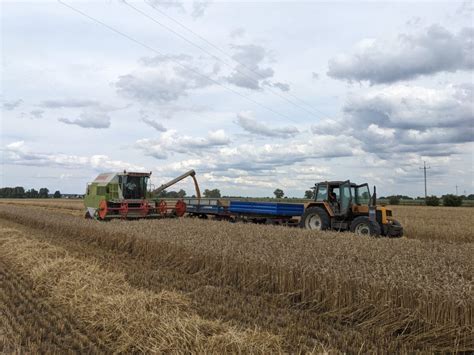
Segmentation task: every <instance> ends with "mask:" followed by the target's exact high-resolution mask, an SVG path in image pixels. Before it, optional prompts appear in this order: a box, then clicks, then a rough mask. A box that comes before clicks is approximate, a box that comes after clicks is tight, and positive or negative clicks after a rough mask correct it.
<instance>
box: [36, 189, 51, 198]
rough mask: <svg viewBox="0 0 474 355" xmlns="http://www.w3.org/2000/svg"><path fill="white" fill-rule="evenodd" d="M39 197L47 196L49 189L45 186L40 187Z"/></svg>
mask: <svg viewBox="0 0 474 355" xmlns="http://www.w3.org/2000/svg"><path fill="white" fill-rule="evenodd" d="M38 197H39V198H48V197H49V190H48V189H47V188H46V187H42V188H41V189H40V190H39V196H38Z"/></svg>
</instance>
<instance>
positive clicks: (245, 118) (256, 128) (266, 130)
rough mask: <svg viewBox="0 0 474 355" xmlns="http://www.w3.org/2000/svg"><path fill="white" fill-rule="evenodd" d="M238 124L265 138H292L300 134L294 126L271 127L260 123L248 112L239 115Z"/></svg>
mask: <svg viewBox="0 0 474 355" xmlns="http://www.w3.org/2000/svg"><path fill="white" fill-rule="evenodd" d="M236 124H237V125H239V126H240V127H241V128H243V129H244V130H245V131H247V132H249V133H252V134H255V135H259V136H265V137H275V138H290V137H294V136H295V135H297V134H298V133H299V130H298V129H297V128H296V127H293V126H287V127H271V125H269V124H265V123H260V122H258V121H257V120H255V119H254V118H252V117H251V116H250V114H249V113H246V112H241V113H239V114H237V121H236Z"/></svg>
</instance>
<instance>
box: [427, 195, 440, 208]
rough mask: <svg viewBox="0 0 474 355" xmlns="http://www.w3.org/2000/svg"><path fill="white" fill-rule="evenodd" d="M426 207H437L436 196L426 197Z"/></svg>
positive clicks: (437, 199)
mask: <svg viewBox="0 0 474 355" xmlns="http://www.w3.org/2000/svg"><path fill="white" fill-rule="evenodd" d="M425 203H426V205H427V206H439V198H438V197H436V196H434V195H433V196H427V197H426V199H425Z"/></svg>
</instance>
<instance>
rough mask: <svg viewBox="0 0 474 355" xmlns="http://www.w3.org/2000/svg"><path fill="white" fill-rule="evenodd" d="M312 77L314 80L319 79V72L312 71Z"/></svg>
mask: <svg viewBox="0 0 474 355" xmlns="http://www.w3.org/2000/svg"><path fill="white" fill-rule="evenodd" d="M311 77H312V78H313V80H318V79H319V74H318V73H316V72H312V73H311Z"/></svg>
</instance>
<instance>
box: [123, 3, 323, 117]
mask: <svg viewBox="0 0 474 355" xmlns="http://www.w3.org/2000/svg"><path fill="white" fill-rule="evenodd" d="M144 2H145V3H146V4H147V5H148V6H150V7H151V8H152V9H154V10H155V11H156V12H158V13H160V14H161V15H163V16H165V17H166V18H168V19H169V20H171V21H173V22H174V23H176V24H177V25H179V26H180V27H182V28H184V29H185V30H186V31H188V32H191V33H192V34H193V35H195V36H196V37H198V38H199V39H201V40H202V41H204V42H206V43H207V44H208V45H209V46H211V47H212V48H214V49H216V50H217V51H219V52H220V53H222V54H224V55H225V56H226V57H228V58H230V59H231V60H233V61H235V62H236V63H238V64H239V65H241V66H242V67H243V68H245V69H247V70H248V71H249V72H252V73H253V74H255V75H257V76H258V77H260V79H263V80H264V79H266V77H264V76H263V75H262V74H260V73H259V72H257V71H255V70H254V69H252V68H250V67H248V66H247V65H245V64H244V63H242V62H241V61H239V60H237V59H235V58H234V57H232V56H231V55H230V54H228V53H227V52H226V51H224V50H223V49H221V48H219V47H218V46H216V45H215V44H213V43H212V42H210V41H209V40H207V39H206V38H204V37H203V36H201V35H200V34H198V33H196V32H195V31H193V30H192V29H190V28H189V27H187V26H185V25H183V24H182V23H181V22H179V21H178V20H176V19H174V18H173V17H171V16H169V15H168V14H167V13H166V12H164V11H162V10H160V9H158V8H157V7H156V6H154V5H153V4H151V3H149V2H148V1H147V0H144ZM124 3H125V4H126V5H128V6H129V7H131V8H132V9H134V10H135V11H137V12H139V13H141V14H142V15H143V16H146V17H147V18H149V19H150V20H152V21H153V22H155V23H157V24H158V25H160V26H162V27H163V28H165V29H167V30H168V31H170V32H172V33H173V34H175V35H176V36H178V37H180V38H181V39H183V40H184V41H186V42H187V43H190V44H191V45H193V46H195V47H196V48H199V49H200V50H202V51H203V52H205V53H207V54H208V55H210V56H212V57H213V58H214V59H216V60H218V61H220V62H222V63H224V64H225V65H227V66H229V67H231V68H232V69H234V70H235V71H237V72H238V73H239V74H241V75H243V76H245V77H247V78H250V79H255V78H253V77H250V76H248V75H247V74H245V73H243V72H242V71H240V70H238V69H236V68H233V67H232V66H231V65H229V64H228V63H227V62H225V61H223V60H222V59H221V58H219V57H217V56H215V55H214V54H212V53H210V52H209V51H207V50H206V49H204V48H202V47H201V46H199V45H197V44H195V43H194V42H192V41H191V40H188V39H187V38H186V37H185V36H183V35H181V34H180V33H178V32H176V31H175V30H173V29H171V28H170V27H168V26H166V25H164V24H162V23H161V22H159V21H158V20H156V19H155V18H153V17H151V16H150V15H148V14H146V13H144V12H143V11H141V10H139V9H138V8H136V7H135V6H133V5H130V4H129V3H128V2H126V1H124ZM268 90H269V91H270V92H271V93H273V94H274V95H276V96H278V97H280V98H281V99H283V100H285V101H287V102H289V103H290V104H292V105H294V106H295V107H298V108H300V109H302V110H304V111H306V112H308V113H310V114H311V115H314V114H315V113H316V112H317V113H318V114H321V115H323V116H329V115H327V114H326V113H324V112H322V111H320V110H317V109H315V108H313V107H312V106H311V105H310V104H308V103H307V102H305V101H304V100H302V99H300V98H299V97H297V96H295V95H293V94H291V93H287V95H289V96H291V97H293V98H294V99H296V100H298V101H300V102H302V103H303V104H305V105H306V106H308V107H310V108H311V110H308V109H307V108H305V107H303V106H301V105H299V104H297V103H295V102H294V101H292V100H289V99H288V98H287V97H285V96H284V95H282V94H280V93H279V92H277V91H275V90H273V89H271V88H268ZM313 110H314V111H313Z"/></svg>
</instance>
